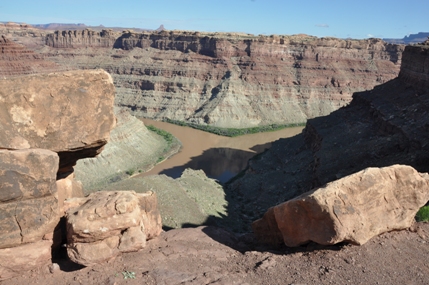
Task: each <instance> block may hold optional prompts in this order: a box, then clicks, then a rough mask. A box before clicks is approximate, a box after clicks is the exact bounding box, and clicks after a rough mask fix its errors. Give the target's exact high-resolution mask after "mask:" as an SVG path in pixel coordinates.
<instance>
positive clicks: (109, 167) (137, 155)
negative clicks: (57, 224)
mask: <svg viewBox="0 0 429 285" xmlns="http://www.w3.org/2000/svg"><path fill="white" fill-rule="evenodd" d="M115 116H116V118H117V124H116V126H115V128H114V129H113V130H112V131H111V132H110V140H109V142H108V143H107V144H106V146H105V147H104V149H103V152H102V153H100V155H98V156H96V157H94V158H85V159H81V160H79V161H78V162H77V164H76V166H75V167H74V170H75V173H76V178H77V179H78V180H79V181H81V182H82V184H83V186H84V188H85V190H90V189H94V188H96V189H103V187H104V186H105V184H108V183H111V182H112V181H115V180H120V179H121V178H122V177H128V176H129V175H128V174H126V172H127V171H132V172H135V171H136V170H137V169H139V168H140V169H141V168H143V169H150V168H152V167H153V166H154V165H155V164H156V163H157V161H158V158H159V156H161V153H162V152H163V150H164V149H165V148H167V147H168V145H167V143H166V141H165V139H164V138H162V137H160V136H154V135H153V132H151V131H149V130H148V129H147V128H146V126H145V125H144V123H143V122H142V121H141V120H139V119H137V118H135V117H133V116H131V115H130V114H129V113H128V112H127V111H126V110H119V108H118V109H117V112H116V113H115ZM103 190H104V189H103Z"/></svg>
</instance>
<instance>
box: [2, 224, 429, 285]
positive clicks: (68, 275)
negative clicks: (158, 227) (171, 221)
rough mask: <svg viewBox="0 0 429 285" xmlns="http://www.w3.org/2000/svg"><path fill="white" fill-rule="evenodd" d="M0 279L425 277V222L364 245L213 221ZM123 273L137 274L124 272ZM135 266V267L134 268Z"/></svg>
mask: <svg viewBox="0 0 429 285" xmlns="http://www.w3.org/2000/svg"><path fill="white" fill-rule="evenodd" d="M60 266H61V269H58V270H56V271H54V273H52V274H51V273H49V269H48V268H47V267H45V268H42V269H40V270H38V271H33V272H30V273H26V274H24V275H22V276H21V277H19V278H14V279H10V280H6V281H4V282H3V283H2V284H4V285H9V284H46V285H49V284H52V285H59V284H110V285H113V284H118V285H119V284H429V224H423V223H418V224H416V226H415V227H414V229H412V230H405V231H399V232H391V233H386V234H383V235H381V236H379V237H376V238H373V239H371V240H370V241H369V242H368V243H366V244H365V245H363V246H354V245H338V246H330V247H322V246H318V245H316V244H309V245H307V246H305V247H299V248H295V249H291V248H283V249H278V250H273V249H269V248H264V247H263V246H261V245H258V244H256V243H255V241H254V240H253V238H252V235H251V234H247V235H241V236H235V235H233V234H231V233H229V232H226V231H224V230H221V229H219V228H214V227H199V228H189V229H177V230H171V231H168V232H163V233H162V234H161V236H160V237H159V238H157V239H155V240H152V241H150V242H148V245H147V246H146V248H145V249H143V250H142V251H140V252H136V253H128V254H124V255H122V256H120V257H117V258H116V259H114V260H112V261H110V262H108V263H103V264H99V265H97V266H94V267H91V268H82V269H80V270H74V271H73V269H76V267H74V268H73V267H72V266H71V265H70V264H68V263H67V262H65V261H62V262H60ZM123 272H124V273H125V274H126V272H129V273H128V274H129V276H135V279H133V278H128V279H124V275H123ZM133 273H134V274H133Z"/></svg>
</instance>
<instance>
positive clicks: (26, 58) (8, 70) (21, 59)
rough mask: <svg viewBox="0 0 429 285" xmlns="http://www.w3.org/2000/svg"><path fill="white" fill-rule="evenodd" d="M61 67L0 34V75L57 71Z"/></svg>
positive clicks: (8, 75)
mask: <svg viewBox="0 0 429 285" xmlns="http://www.w3.org/2000/svg"><path fill="white" fill-rule="evenodd" d="M62 69H63V68H62V67H61V66H60V65H57V64H55V63H54V62H50V61H47V60H45V59H44V56H43V55H40V54H38V53H35V52H33V51H32V50H29V49H27V48H26V47H25V46H23V45H20V44H17V43H15V42H13V41H11V40H10V39H8V38H7V37H5V36H3V35H1V34H0V76H1V77H2V78H3V77H10V76H16V75H24V74H34V73H42V72H53V71H59V70H62Z"/></svg>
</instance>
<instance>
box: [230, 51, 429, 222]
mask: <svg viewBox="0 0 429 285" xmlns="http://www.w3.org/2000/svg"><path fill="white" fill-rule="evenodd" d="M427 51H428V47H427V46H407V47H406V48H405V52H404V56H403V61H402V65H403V68H402V69H401V72H400V74H399V77H398V78H396V79H394V80H391V81H389V82H387V83H384V84H382V85H379V86H377V87H376V88H374V89H373V90H370V91H366V92H357V93H355V94H354V95H353V101H352V102H351V103H350V104H349V105H348V106H347V107H344V108H341V109H339V110H337V111H335V112H333V113H332V114H330V115H328V116H325V117H319V118H315V119H311V120H309V121H308V122H307V125H306V127H305V129H304V131H303V133H302V134H300V135H297V136H295V137H293V138H289V139H281V140H279V141H277V142H274V143H273V144H272V147H271V148H270V149H269V150H268V151H267V152H265V153H264V154H263V155H260V156H258V157H256V158H254V159H252V160H250V161H249V165H248V168H247V169H246V171H245V172H244V174H243V175H242V177H240V178H238V179H236V180H235V181H234V182H232V183H231V184H230V185H229V186H228V187H227V189H226V192H227V200H228V201H229V204H230V205H239V206H238V207H229V208H228V213H229V216H228V219H225V220H224V221H223V222H225V223H228V225H230V226H231V227H234V228H235V229H236V230H239V231H242V230H248V226H247V225H246V223H249V224H250V222H251V221H252V220H254V219H255V218H260V217H261V216H262V215H263V214H264V213H265V212H266V211H267V209H268V208H270V207H272V206H274V205H277V204H280V203H282V202H285V201H287V200H290V199H292V198H294V197H296V196H298V195H301V194H303V193H305V192H307V191H309V190H310V189H313V188H317V187H320V186H322V185H324V184H326V183H328V182H332V181H334V180H337V179H339V178H342V177H344V176H347V175H350V174H352V173H355V172H358V171H361V170H362V169H364V168H367V167H384V166H389V165H392V164H405V165H410V166H412V167H414V168H415V169H416V170H417V171H419V172H421V173H423V172H429V163H428V161H429V144H428V143H427V142H428V141H429V136H428V125H429V112H428V110H429V90H428V88H427V82H428V79H429V73H428V70H429V69H426V68H424V66H425V64H426V63H427V62H428V60H429V58H428V56H429V54H428V52H427Z"/></svg>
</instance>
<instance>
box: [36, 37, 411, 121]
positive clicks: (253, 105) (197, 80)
mask: <svg viewBox="0 0 429 285" xmlns="http://www.w3.org/2000/svg"><path fill="white" fill-rule="evenodd" d="M45 43H46V44H47V45H48V46H50V47H51V48H50V49H46V48H45V49H43V51H42V52H43V53H44V54H46V55H47V56H48V57H49V58H50V59H51V60H54V61H56V62H58V63H59V64H62V65H67V66H73V67H74V68H94V67H101V68H104V69H105V70H107V71H108V72H110V73H111V74H112V76H113V79H114V82H115V86H116V87H117V96H116V104H117V105H119V106H122V107H126V108H128V109H130V110H131V111H132V112H133V113H134V114H135V115H137V116H143V117H149V118H156V119H162V118H170V119H175V120H184V121H190V122H196V123H200V124H211V125H216V126H220V127H246V126H255V125H264V124H270V123H279V122H280V123H298V122H304V121H306V120H307V119H308V118H313V117H316V116H321V115H326V114H328V113H330V112H332V111H334V110H336V109H338V108H339V107H341V106H344V105H346V104H348V102H350V100H351V95H352V94H353V92H357V91H363V90H369V89H371V88H373V87H374V86H376V85H378V84H382V83H384V82H387V81H389V80H391V79H393V78H395V77H396V76H397V74H398V72H399V65H400V62H401V54H402V51H403V46H401V45H393V44H387V43H385V42H383V41H381V40H379V39H368V40H341V39H335V38H316V37H311V36H306V35H295V36H269V37H267V36H253V35H248V34H226V33H211V34H203V33H199V32H176V31H175V32H169V31H161V32H153V33H147V32H146V33H133V32H128V31H127V32H124V33H116V32H113V31H102V32H95V31H91V30H85V31H57V32H55V33H53V34H49V35H47V36H46V39H45Z"/></svg>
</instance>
